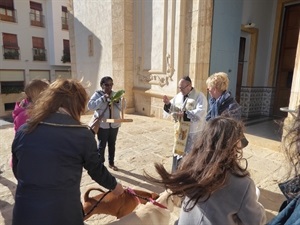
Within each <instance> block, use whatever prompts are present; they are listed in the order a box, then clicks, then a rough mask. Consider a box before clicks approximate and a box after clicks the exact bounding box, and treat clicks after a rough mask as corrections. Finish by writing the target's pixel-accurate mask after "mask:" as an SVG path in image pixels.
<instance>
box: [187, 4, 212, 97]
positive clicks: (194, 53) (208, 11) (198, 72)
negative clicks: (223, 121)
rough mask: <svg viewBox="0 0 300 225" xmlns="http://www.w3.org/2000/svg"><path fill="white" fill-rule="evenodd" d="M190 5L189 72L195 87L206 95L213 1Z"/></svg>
mask: <svg viewBox="0 0 300 225" xmlns="http://www.w3.org/2000/svg"><path fill="white" fill-rule="evenodd" d="M190 4H191V5H190V6H188V7H187V8H188V10H189V11H188V12H187V14H188V16H189V17H190V18H189V20H191V22H190V26H191V27H190V29H191V43H190V49H191V50H190V51H191V52H190V65H189V71H190V76H191V78H192V79H193V80H194V86H195V87H196V88H197V89H198V90H200V91H202V92H203V93H204V94H206V93H207V91H206V83H205V82H206V79H207V78H208V76H209V62H210V49H211V34H212V17H213V16H212V15H213V0H208V1H202V0H197V1H192V2H190ZM187 44H189V43H187Z"/></svg>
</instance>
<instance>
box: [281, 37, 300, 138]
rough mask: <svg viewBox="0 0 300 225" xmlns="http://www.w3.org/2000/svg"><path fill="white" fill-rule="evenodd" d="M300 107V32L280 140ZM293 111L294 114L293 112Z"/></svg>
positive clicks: (292, 122)
mask: <svg viewBox="0 0 300 225" xmlns="http://www.w3.org/2000/svg"><path fill="white" fill-rule="evenodd" d="M299 105H300V32H299V35H298V46H297V52H296V59H295V66H294V73H293V82H292V89H291V95H290V102H289V111H290V112H289V113H288V116H287V117H286V119H285V120H284V128H285V129H284V130H283V135H282V138H284V136H285V132H286V131H287V130H289V126H290V125H293V124H294V119H295V117H296V116H297V109H298V106H299ZM294 110H295V112H293V111H294Z"/></svg>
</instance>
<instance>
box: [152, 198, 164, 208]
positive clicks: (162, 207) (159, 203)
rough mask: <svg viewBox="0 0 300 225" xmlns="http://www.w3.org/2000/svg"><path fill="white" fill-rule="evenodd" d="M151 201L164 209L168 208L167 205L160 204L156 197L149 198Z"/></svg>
mask: <svg viewBox="0 0 300 225" xmlns="http://www.w3.org/2000/svg"><path fill="white" fill-rule="evenodd" d="M149 201H150V202H152V203H153V205H157V206H158V207H160V208H163V209H168V208H167V207H166V206H164V205H162V204H160V203H159V202H157V201H155V200H154V199H152V198H149Z"/></svg>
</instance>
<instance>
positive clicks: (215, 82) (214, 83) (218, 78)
mask: <svg viewBox="0 0 300 225" xmlns="http://www.w3.org/2000/svg"><path fill="white" fill-rule="evenodd" d="M206 85H207V87H214V88H216V89H217V90H219V91H222V92H223V91H226V90H227V89H228V86H229V79H228V75H227V74H226V73H224V72H218V73H214V74H212V75H210V76H209V77H208V78H207V80H206Z"/></svg>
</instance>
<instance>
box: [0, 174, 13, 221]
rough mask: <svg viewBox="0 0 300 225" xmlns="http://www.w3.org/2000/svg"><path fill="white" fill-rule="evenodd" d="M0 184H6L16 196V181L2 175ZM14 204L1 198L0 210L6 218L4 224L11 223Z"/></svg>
mask: <svg viewBox="0 0 300 225" xmlns="http://www.w3.org/2000/svg"><path fill="white" fill-rule="evenodd" d="M0 184H2V185H3V186H6V187H7V188H8V189H9V190H10V192H11V194H12V196H15V190H16V184H15V183H14V182H12V181H10V180H8V179H6V178H5V177H2V176H1V175H0ZM13 205H14V204H10V203H9V202H6V201H4V200H3V199H1V200H0V211H1V215H2V217H3V219H4V225H11V218H12V210H13Z"/></svg>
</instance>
